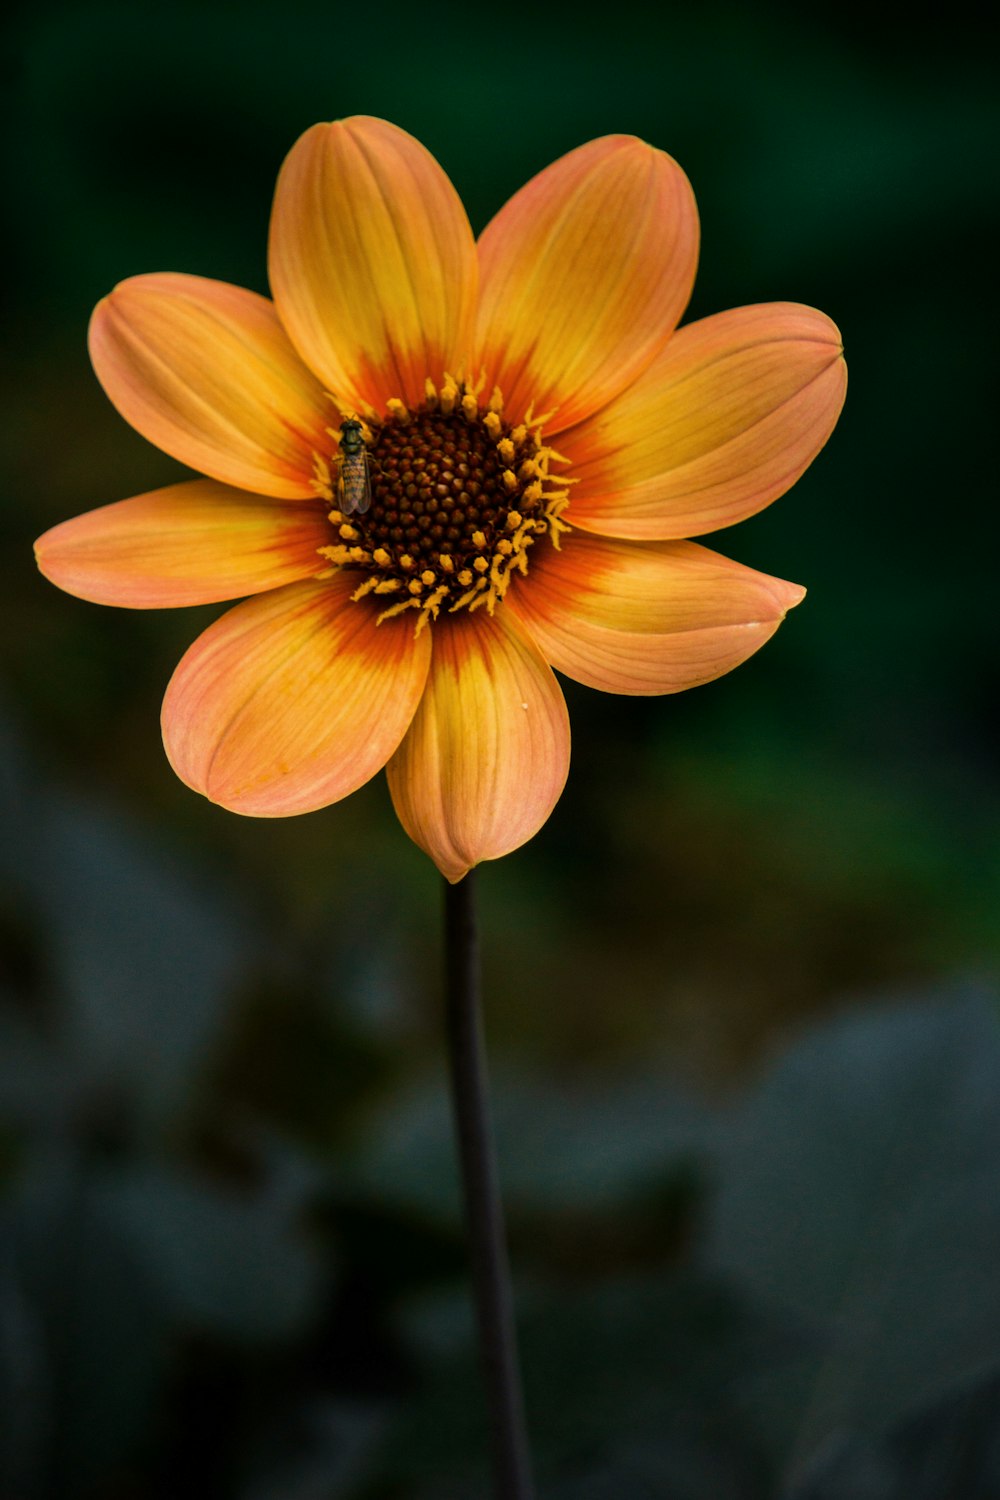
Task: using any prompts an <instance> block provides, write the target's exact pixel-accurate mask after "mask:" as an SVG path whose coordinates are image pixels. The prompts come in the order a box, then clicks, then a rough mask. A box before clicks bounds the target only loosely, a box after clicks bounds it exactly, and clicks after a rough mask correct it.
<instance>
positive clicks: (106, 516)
mask: <svg viewBox="0 0 1000 1500" xmlns="http://www.w3.org/2000/svg"><path fill="white" fill-rule="evenodd" d="M329 540H330V529H329V526H328V524H327V522H326V520H325V517H324V514H323V510H322V509H321V507H320V506H319V505H318V504H317V505H315V506H312V505H289V504H288V503H287V502H284V501H280V500H270V499H266V498H265V497H263V496H256V495H248V494H247V493H246V492H245V491H244V490H234V489H230V487H229V486H228V485H225V484H218V483H216V481H215V480H214V479H194V480H191V481H189V482H187V483H185V484H172V485H169V486H168V487H167V488H166V489H163V490H152V491H150V492H149V493H148V494H145V495H136V496H134V497H133V498H132V499H131V500H119V501H117V502H116V503H115V504H114V505H102V506H101V508H100V510H92V511H89V512H88V513H87V514H86V515H83V516H75V517H74V518H73V520H71V521H63V522H62V523H61V525H59V526H53V527H52V529H51V531H47V532H46V533H45V535H44V536H41V537H39V539H38V541H37V542H36V543H35V557H36V559H37V561H38V566H39V568H40V569H41V571H42V572H43V573H44V574H45V577H46V578H48V579H50V580H51V582H52V583H54V584H57V585H58V586H59V588H61V589H65V590H66V592H67V593H68V594H75V595H76V596H77V598H79V599H90V600H92V601H93V602H94V603H95V604H120V605H126V606H128V607H129V608H130V609H164V608H167V607H169V606H171V605H177V604H215V603H217V602H218V601H219V600H222V599H240V598H242V597H243V595H244V594H259V593H262V592H263V591H264V590H265V589H273V588H278V587H279V586H280V585H281V584H285V583H292V582H294V581H295V580H296V579H299V578H310V577H313V576H315V575H316V574H317V573H319V572H321V571H322V570H323V569H324V568H326V567H328V564H326V563H325V562H324V560H323V559H322V558H321V557H320V556H319V554H318V552H317V548H319V547H322V546H323V545H324V543H328V542H329Z"/></svg>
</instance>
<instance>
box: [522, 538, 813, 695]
mask: <svg viewBox="0 0 1000 1500" xmlns="http://www.w3.org/2000/svg"><path fill="white" fill-rule="evenodd" d="M804 594H805V589H802V588H799V587H798V585H797V584H794V583H784V582H783V581H782V580H781V579H780V578H770V577H768V575H767V574H766V573H757V572H755V571H754V570H753V569H752V568H745V567H743V566H742V565H741V564H740V563H736V562H731V561H730V560H729V558H727V557H720V555H719V554H718V553H717V552H710V551H709V550H708V548H707V547H700V546H698V545H697V544H696V543H694V542H646V543H636V542H620V541H614V540H612V539H610V538H607V537H596V536H587V535H585V534H584V533H581V532H573V533H571V534H570V535H569V536H568V537H564V538H563V544H562V550H561V551H559V552H556V551H555V550H554V549H553V548H551V547H545V548H542V547H538V548H536V549H535V550H534V551H533V552H532V554H531V567H530V569H529V571H528V574H527V577H526V578H523V579H522V578H520V577H517V578H515V582H514V586H513V587H512V588H511V590H510V592H509V593H508V595H507V598H506V601H505V603H504V609H505V610H511V611H512V612H513V613H514V615H515V616H516V617H517V619H518V620H519V621H520V623H521V625H522V626H523V627H524V628H525V630H527V631H528V633H529V634H530V635H531V636H532V638H533V639H534V640H535V641H536V642H537V644H538V646H539V648H540V650H541V652H542V654H543V655H544V656H545V658H546V660H547V661H550V662H551V663H552V665H553V666H554V667H555V668H556V670H557V671H558V672H565V674H566V676H567V677H572V678H573V679H574V680H575V681H576V682H582V683H584V684H585V685H586V686H587V687H595V688H600V689H602V690H603V691H604V692H607V693H630V694H652V693H677V692H680V691H681V689H682V688H689V687H697V686H698V684H699V683H702V682H710V681H711V679H712V678H713V677H720V676H721V675H722V673H723V672H728V671H729V670H730V669H731V668H732V667H735V666H738V665H739V663H740V662H741V661H745V660H746V658H747V657H748V656H750V655H752V653H753V652H754V651H756V650H757V649H758V647H760V646H763V644H764V642H765V641H766V640H768V639H769V638H770V637H771V636H772V635H773V634H774V632H775V631H776V630H777V628H778V626H779V625H780V624H781V621H782V620H783V619H784V617H785V611H786V610H788V609H791V608H792V606H793V605H795V604H798V603H799V601H800V599H802V597H803V595H804Z"/></svg>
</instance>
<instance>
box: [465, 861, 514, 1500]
mask: <svg viewBox="0 0 1000 1500" xmlns="http://www.w3.org/2000/svg"><path fill="white" fill-rule="evenodd" d="M474 882H475V874H474V872H471V871H470V873H469V874H468V875H466V876H465V878H464V880H460V881H459V882H458V884H457V885H447V884H446V885H445V907H444V922H445V1002H446V1007H445V1008H446V1018H447V1030H448V1057H449V1065H450V1070H451V1093H452V1104H453V1107H454V1114H455V1130H456V1134H457V1137H458V1156H459V1164H460V1168H461V1174H462V1188H463V1193H464V1199H465V1222H466V1229H467V1232H468V1237H469V1253H470V1257H471V1261H472V1279H473V1286H474V1290H475V1300H476V1317H477V1322H478V1325H479V1344H480V1352H481V1357H482V1365H483V1378H484V1381H485V1385H486V1397H487V1403H488V1407H489V1417H490V1433H491V1438H492V1447H493V1473H494V1495H495V1497H496V1500H532V1497H533V1495H534V1485H533V1483H532V1478H531V1458H530V1453H529V1450H528V1434H527V1427H526V1425H525V1420H524V1397H523V1394H522V1391H521V1375H520V1368H519V1364H518V1356H517V1334H516V1331H515V1326H514V1305H513V1298H512V1295H511V1285H510V1265H509V1263H508V1259H507V1241H506V1235H505V1233H504V1220H503V1205H502V1203H501V1199H500V1186H499V1180H498V1176H497V1164H496V1147H495V1145H494V1141H493V1126H492V1121H491V1118H490V1100H489V1082H488V1078H487V1071H486V1049H485V1046H484V1043H483V1029H482V1004H481V995H480V992H481V982H480V965H479V937H478V932H477V926H476V887H475V883H474Z"/></svg>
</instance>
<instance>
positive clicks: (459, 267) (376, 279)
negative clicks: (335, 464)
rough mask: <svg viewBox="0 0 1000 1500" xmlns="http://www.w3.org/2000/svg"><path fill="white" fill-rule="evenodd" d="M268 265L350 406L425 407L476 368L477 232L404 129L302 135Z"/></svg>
mask: <svg viewBox="0 0 1000 1500" xmlns="http://www.w3.org/2000/svg"><path fill="white" fill-rule="evenodd" d="M359 45H360V46H361V47H362V49H364V47H365V45H366V43H365V42H364V40H363V39H360V38H359ZM269 263H270V275H271V288H272V291H273V293H274V300H275V303H276V305H277V308H278V311H279V312H280V313H281V318H282V321H283V323H284V325H285V327H286V328H287V329H288V333H289V335H290V337H291V339H292V342H293V343H294V344H295V346H296V348H297V349H298V350H299V353H300V354H301V356H302V358H303V359H304V360H305V361H306V363H307V364H308V365H309V366H310V368H311V369H312V370H314V371H315V372H316V374H317V375H318V376H319V377H320V379H321V380H322V381H323V382H324V383H325V385H327V386H328V387H329V389H330V390H332V391H334V392H336V395H337V397H338V399H339V400H340V401H342V402H343V403H345V405H349V406H351V405H352V406H354V407H355V408H356V409H357V410H358V411H364V410H365V409H366V408H368V407H375V408H376V409H379V410H381V409H382V408H384V406H385V403H386V401H388V400H389V398H390V397H393V396H395V397H400V398H402V400H403V401H405V402H409V403H411V404H413V405H416V404H418V403H420V402H422V401H423V399H424V394H425V392H424V382H425V380H426V379H427V377H428V376H430V377H431V378H432V379H434V380H435V381H439V380H440V379H441V376H442V374H443V372H444V371H445V370H451V371H455V370H456V368H457V366H459V365H460V364H462V363H463V362H467V361H468V356H469V352H470V343H471V327H472V316H473V308H474V303H475V295H476V275H477V272H476V250H475V244H474V241H473V238H472V230H471V229H470V228H469V221H468V219H467V218H466V214H465V210H464V208H463V207H462V204H461V200H460V199H459V197H458V194H457V193H456V192H455V189H454V188H453V187H452V185H451V183H450V182H449V181H448V178H447V177H446V176H445V174H444V172H443V171H442V170H441V168H440V167H439V166H438V164H437V162H436V161H435V160H434V158H433V156H431V154H430V152H429V151H426V150H425V149H424V147H423V146H421V145H420V143H419V142H418V141H415V140H414V139H413V137H412V136H410V135H407V134H406V132H405V131H404V130H399V129H398V128H397V127H396V126H395V125H389V124H387V123H386V122H385V121H384V120H375V119H371V118H370V117H368V116H366V115H359V116H355V117H354V118H353V119H350V120H341V121H337V122H335V123H333V124H328V125H314V126H313V127H312V128H311V129H310V130H307V131H306V133H305V135H303V136H301V137H300V139H299V140H298V141H297V142H296V144H295V145H294V146H293V147H292V149H291V151H290V152H289V154H288V156H287V158H286V159H285V163H284V166H283V167H282V169H281V173H280V176H279V177H278V186H277V190H276V192H275V196H274V210H273V213H272V216H271V240H270V251H269Z"/></svg>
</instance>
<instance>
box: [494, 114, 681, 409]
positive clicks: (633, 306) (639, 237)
mask: <svg viewBox="0 0 1000 1500" xmlns="http://www.w3.org/2000/svg"><path fill="white" fill-rule="evenodd" d="M479 256H480V262H479V263H480V278H481V283H482V293H481V299H480V315H479V323H478V328H477V345H478V349H479V357H478V359H477V361H476V368H477V369H478V366H479V363H480V361H481V362H482V363H483V364H484V365H485V367H486V370H487V381H486V389H487V390H489V389H491V387H492V386H493V385H499V387H500V389H501V390H502V392H503V394H504V398H505V403H506V409H507V411H508V412H510V413H512V414H513V415H515V416H517V417H520V416H521V415H522V414H523V411H524V409H525V408H526V407H527V406H528V405H529V403H533V404H534V408H535V412H536V413H538V414H539V415H540V414H541V413H543V412H548V411H550V410H552V408H555V409H556V415H555V418H554V420H553V421H551V422H549V423H547V424H546V429H545V430H546V433H547V434H552V433H555V432H561V431H562V430H563V429H564V428H567V427H570V426H572V424H573V423H574V422H579V421H580V420H581V419H582V418H583V417H587V416H589V415H590V413H591V412H594V411H596V410H597V409H598V408H599V407H601V406H603V405H604V404H605V403H606V402H607V401H609V400H610V399H611V398H612V397H613V396H616V395H617V394H618V392H619V391H621V390H623V389H624V388H625V386H627V385H628V384H630V383H631V381H633V380H634V379H635V378H636V376H637V375H638V374H639V373H640V371H642V370H643V369H645V367H646V365H648V364H649V362H650V360H651V359H653V357H654V356H655V355H656V354H657V353H658V352H659V350H660V349H661V348H662V346H663V344H664V342H665V340H666V339H667V338H668V337H669V335H670V334H671V332H672V331H673V329H674V328H675V327H676V325H677V322H678V320H679V318H680V316H681V313H682V312H683V311H684V308H685V307H686V306H687V301H688V298H689V296H690V295H691V286H692V283H693V281H694V273H695V268H696V265H697V260H698V212H697V209H696V207H695V201H694V195H693V193H692V191H691V186H690V183H689V182H688V180H687V178H686V177H685V176H684V173H683V172H682V171H681V169H680V167H679V166H678V165H677V163H676V162H675V161H674V160H673V159H672V158H671V157H669V156H667V155H666V154H665V153H664V152H662V151H657V150H655V149H654V148H653V147H652V146H647V145H646V144H645V143H644V142H642V141H639V140H636V139H635V137H634V136H625V135H617V136H606V137H605V138H604V139H602V140H597V141H591V142H590V144H589V145H586V146H581V147H579V149H578V150H576V151H571V152H570V153H569V155H568V156H564V157H563V158H562V159H561V160H560V161H557V162H556V163H555V164H554V165H553V166H551V167H549V168H547V169H546V170H545V171H544V172H541V173H540V174H539V175H538V176H537V177H535V178H534V179H533V180H532V181H531V182H529V183H528V184H527V186H526V187H524V188H522V189H521V191H520V192H519V193H517V194H516V195H515V197H513V198H512V199H511V200H510V202H509V203H508V204H507V205H506V207H505V208H503V209H501V211H500V213H499V214H497V216H496V218H495V219H494V220H493V222H492V223H491V224H490V225H489V226H488V227H487V229H486V231H485V232H484V234H483V235H482V237H481V238H480V241H479Z"/></svg>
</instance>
